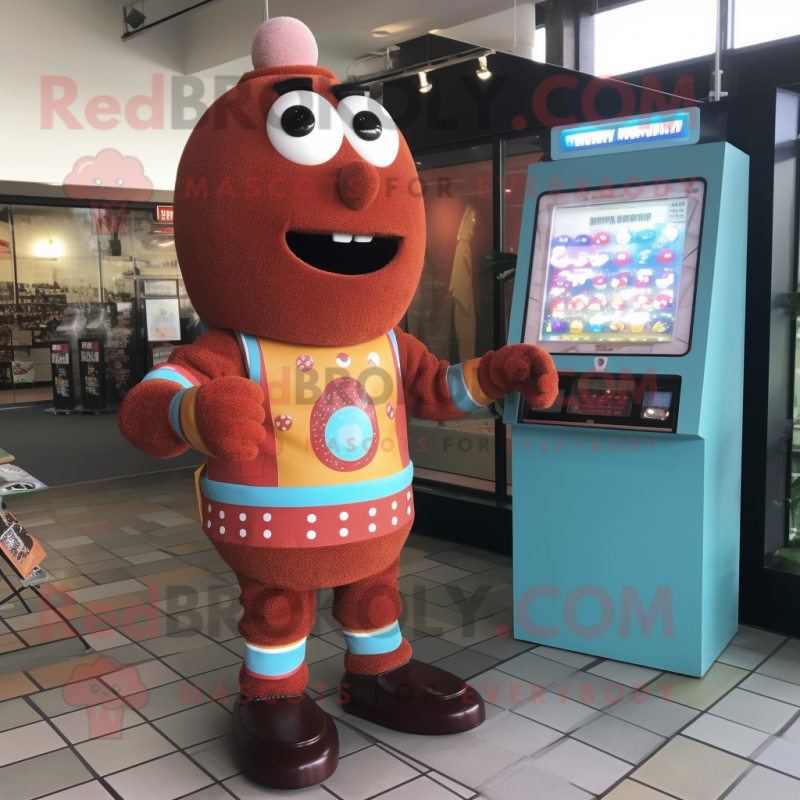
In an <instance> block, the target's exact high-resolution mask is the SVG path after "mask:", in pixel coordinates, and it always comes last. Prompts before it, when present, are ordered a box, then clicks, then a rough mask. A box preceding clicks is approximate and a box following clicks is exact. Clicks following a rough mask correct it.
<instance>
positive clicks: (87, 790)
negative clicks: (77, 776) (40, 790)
mask: <svg viewBox="0 0 800 800" xmlns="http://www.w3.org/2000/svg"><path fill="white" fill-rule="evenodd" d="M47 800H112V798H111V795H110V794H109V793H108V792H107V791H106V790H105V789H104V788H103V786H102V784H100V783H99V782H98V781H92V782H91V783H82V784H81V785H80V786H73V787H72V788H71V789H65V790H64V791H63V792H57V793H56V794H49V795H47Z"/></svg>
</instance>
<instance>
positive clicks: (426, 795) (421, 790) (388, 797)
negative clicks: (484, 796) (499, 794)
mask: <svg viewBox="0 0 800 800" xmlns="http://www.w3.org/2000/svg"><path fill="white" fill-rule="evenodd" d="M474 794H475V792H471V793H470V794H468V795H467V797H472V796H473V795H474ZM380 797H381V800H455V797H456V795H454V794H452V793H451V792H449V791H448V790H447V789H445V788H444V786H442V785H441V784H439V783H436V781H432V780H431V779H430V778H428V777H427V776H421V777H419V778H415V779H414V780H413V781H409V782H408V783H404V784H403V785H402V786H398V787H397V788H395V789H391V790H390V791H388V792H386V793H384V794H382V795H381V796H380ZM347 800H349V797H348V798H347Z"/></svg>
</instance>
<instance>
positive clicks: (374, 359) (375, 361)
mask: <svg viewBox="0 0 800 800" xmlns="http://www.w3.org/2000/svg"><path fill="white" fill-rule="evenodd" d="M367 363H368V364H369V365H370V366H371V367H379V366H380V365H381V357H380V356H379V355H378V354H377V353H375V352H372V353H370V354H369V355H368V356H367Z"/></svg>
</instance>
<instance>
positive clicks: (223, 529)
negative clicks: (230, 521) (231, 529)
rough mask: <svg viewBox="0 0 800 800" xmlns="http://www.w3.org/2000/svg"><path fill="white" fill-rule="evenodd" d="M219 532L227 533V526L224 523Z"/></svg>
mask: <svg viewBox="0 0 800 800" xmlns="http://www.w3.org/2000/svg"><path fill="white" fill-rule="evenodd" d="M219 532H220V533H225V526H224V525H223V526H222V527H221V528H220V529H219Z"/></svg>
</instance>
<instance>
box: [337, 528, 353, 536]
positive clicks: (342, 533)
mask: <svg viewBox="0 0 800 800" xmlns="http://www.w3.org/2000/svg"><path fill="white" fill-rule="evenodd" d="M348 533H350V531H348V530H347V528H339V536H347V534H348Z"/></svg>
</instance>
